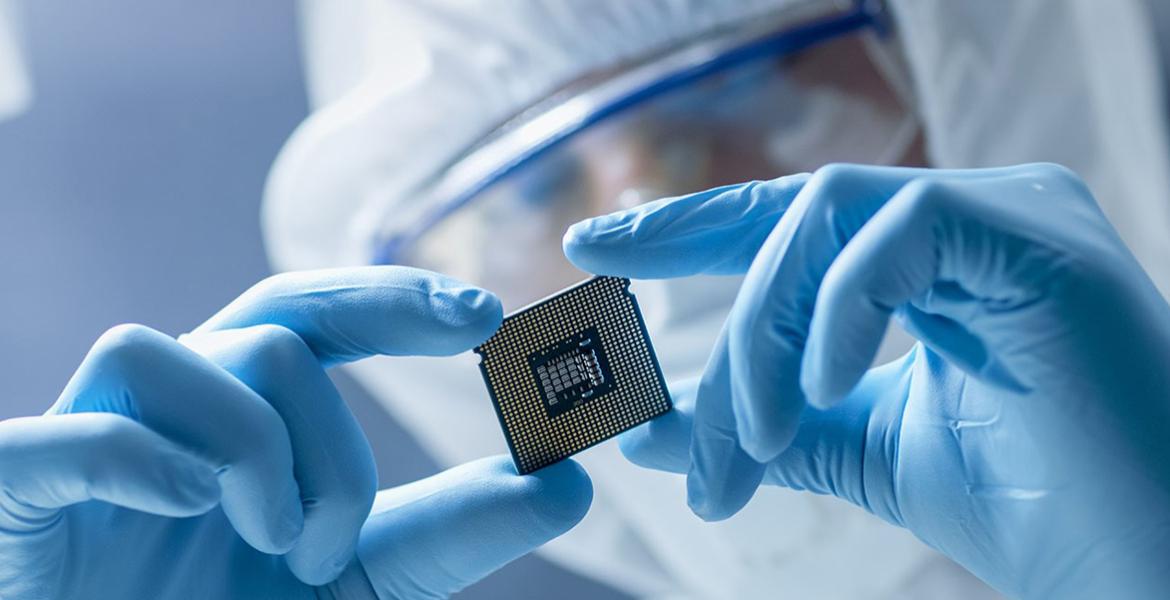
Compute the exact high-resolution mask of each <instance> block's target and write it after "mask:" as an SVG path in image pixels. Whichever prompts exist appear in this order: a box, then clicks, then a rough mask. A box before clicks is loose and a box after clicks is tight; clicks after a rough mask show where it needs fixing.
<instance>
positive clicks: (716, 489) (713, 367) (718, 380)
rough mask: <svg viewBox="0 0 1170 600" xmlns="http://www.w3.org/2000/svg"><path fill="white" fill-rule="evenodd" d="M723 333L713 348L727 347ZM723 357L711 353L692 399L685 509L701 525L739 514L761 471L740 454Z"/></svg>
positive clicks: (754, 491) (753, 492)
mask: <svg viewBox="0 0 1170 600" xmlns="http://www.w3.org/2000/svg"><path fill="white" fill-rule="evenodd" d="M726 338H727V328H726V327H725V328H724V330H723V332H722V333H721V334H720V335H719V339H718V340H717V341H716V348H718V347H719V346H721V345H724V344H726ZM728 359H729V355H728V354H727V353H726V352H719V351H718V350H716V351H715V352H713V353H712V354H711V358H710V359H709V360H708V362H707V366H706V368H705V370H704V372H703V378H702V380H701V382H700V384H699V389H698V392H697V394H696V397H695V416H694V422H693V425H692V433H691V449H690V457H691V467H690V469H689V470H688V471H687V504H688V505H689V506H690V508H691V510H692V511H693V512H694V513H695V514H696V515H698V516H699V518H701V519H703V520H705V521H719V520H722V519H726V518H728V517H730V516H732V515H734V514H735V513H736V512H739V510H740V509H741V508H743V507H744V505H746V504H747V503H748V501H749V500H751V498H752V496H753V495H755V493H756V488H758V487H759V485H760V481H761V480H762V479H763V476H764V467H763V465H761V464H760V463H758V462H756V461H755V460H754V459H752V457H751V456H749V455H748V454H747V453H746V452H744V450H743V445H742V443H741V440H740V436H739V432H738V430H737V429H736V423H735V414H734V413H733V412H732V407H731V389H730V377H729V375H728V372H729V370H730V368H731V365H730V364H729V362H728Z"/></svg>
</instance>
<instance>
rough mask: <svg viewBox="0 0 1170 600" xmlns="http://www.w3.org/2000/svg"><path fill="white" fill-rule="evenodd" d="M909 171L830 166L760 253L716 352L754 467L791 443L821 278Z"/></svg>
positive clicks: (737, 425)
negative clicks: (721, 356)
mask: <svg viewBox="0 0 1170 600" xmlns="http://www.w3.org/2000/svg"><path fill="white" fill-rule="evenodd" d="M916 172H917V171H914V170H909V169H886V168H878V167H863V166H854V165H833V166H830V167H825V168H823V169H820V170H819V171H817V172H816V173H815V174H814V175H813V176H812V178H811V179H809V181H808V183H807V184H806V185H805V186H804V187H803V188H802V189H801V191H800V193H799V194H798V195H797V197H796V199H795V200H794V201H793V203H792V206H791V207H790V208H789V210H788V211H787V212H786V213H785V215H784V217H783V218H782V219H781V220H780V222H779V224H778V225H777V227H776V228H775V229H774V230H773V231H772V232H771V234H770V235H769V236H768V239H767V240H766V241H765V242H764V244H763V246H762V247H761V248H760V251H759V253H758V255H757V256H756V258H755V261H754V262H753V263H752V266H751V268H750V269H748V272H747V276H746V277H745V278H744V282H743V285H742V286H741V288H740V291H739V294H738V295H737V296H736V300H735V303H734V304H733V306H732V309H731V313H730V314H729V315H728V319H727V336H726V338H725V339H724V340H723V343H721V344H718V345H716V347H715V350H714V352H715V353H716V354H726V355H727V358H726V359H725V360H726V361H727V363H728V365H729V368H728V369H727V370H726V372H725V377H726V381H725V382H724V383H723V385H725V386H726V387H727V388H729V390H730V401H731V403H732V407H733V410H734V413H735V428H736V430H737V431H738V433H739V437H740V440H741V443H742V445H743V448H744V450H745V451H746V452H747V453H748V454H749V455H751V456H752V457H753V458H755V459H756V460H757V461H760V462H767V461H769V460H771V459H773V458H775V457H776V456H777V455H778V454H779V453H780V452H781V451H783V450H784V449H785V448H786V447H787V446H788V444H789V442H791V440H792V438H793V436H794V435H795V434H796V425H797V423H798V421H799V418H800V415H801V413H802V412H803V410H804V404H805V399H804V394H803V393H802V391H801V388H800V364H801V358H802V355H803V351H804V344H805V337H806V335H807V332H808V323H809V320H810V318H811V317H812V309H813V303H814V302H815V300H816V297H817V292H818V289H819V287H820V283H821V278H822V277H823V275H824V272H825V271H826V270H827V269H828V268H829V265H830V264H832V261H833V259H834V258H836V256H837V253H838V252H839V251H840V249H841V247H842V246H843V245H844V244H845V242H847V241H848V239H849V237H850V236H851V235H852V233H853V231H854V230H855V229H856V227H859V226H860V224H861V223H864V222H865V219H866V217H867V216H868V215H869V214H871V213H872V211H873V210H876V207H877V206H880V205H881V204H882V203H884V202H885V200H886V199H887V198H888V197H889V196H891V195H893V194H894V193H895V192H896V191H897V190H898V189H899V188H900V187H901V186H902V185H903V184H904V182H905V181H906V180H907V178H908V177H909V176H911V175H912V174H913V173H916Z"/></svg>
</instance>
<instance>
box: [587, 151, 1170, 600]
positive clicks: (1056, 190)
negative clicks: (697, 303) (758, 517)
mask: <svg viewBox="0 0 1170 600" xmlns="http://www.w3.org/2000/svg"><path fill="white" fill-rule="evenodd" d="M565 252H566V255H567V256H568V257H569V258H570V259H571V260H572V261H573V262H574V263H575V264H577V265H578V266H580V267H581V268H583V269H586V270H589V271H593V272H596V273H605V274H613V275H625V276H630V277H638V278H656V277H680V276H686V275H692V274H697V273H708V274H728V273H745V272H746V279H745V281H744V283H743V285H742V288H741V289H740V292H739V295H738V297H737V299H736V301H735V303H734V306H733V308H732V310H731V313H730V315H729V316H728V318H727V321H726V325H725V327H724V329H723V331H722V334H721V336H720V339H719V341H718V343H717V345H716V347H715V349H714V351H713V354H712V356H711V358H710V361H709V363H708V365H707V369H706V370H705V372H704V374H703V377H702V380H701V382H699V383H698V384H697V390H696V389H695V386H691V390H692V393H690V394H689V395H690V398H687V397H686V396H687V395H688V394H687V393H686V392H685V391H681V392H680V393H679V395H680V396H683V397H682V398H679V399H678V400H679V402H678V406H677V409H678V410H676V411H675V412H674V413H673V414H670V415H665V416H664V417H662V418H660V419H658V420H655V421H653V422H651V423H649V424H647V425H645V426H643V427H642V428H640V429H636V430H634V431H633V432H631V433H630V434H628V435H627V436H626V437H625V439H624V440H623V449H624V450H625V452H626V454H627V456H628V457H629V458H630V459H631V460H633V461H634V462H636V463H639V464H642V465H644V466H648V467H652V468H658V469H664V470H671V471H677V472H686V473H687V474H688V477H687V484H688V497H689V501H690V504H691V506H692V508H693V509H694V510H695V512H696V513H698V514H699V515H700V516H702V517H704V518H706V519H722V518H726V517H728V516H730V515H732V514H734V513H735V512H736V511H737V510H739V509H740V508H741V507H742V506H743V505H744V503H746V502H747V501H748V499H749V498H751V496H752V495H753V493H754V492H755V489H756V487H757V485H759V484H760V483H761V481H762V482H764V483H769V484H775V485H783V486H788V487H791V488H796V489H805V490H811V491H813V492H817V493H822V494H833V495H836V496H839V497H841V498H844V499H846V500H848V501H850V502H853V503H854V504H857V505H858V506H861V507H863V508H865V509H867V510H869V511H870V512H872V513H874V514H876V515H877V516H879V517H881V518H883V519H885V520H887V521H889V522H891V523H895V524H897V525H901V526H904V527H907V528H909V529H910V530H911V531H913V532H914V533H915V534H916V535H917V536H918V537H919V538H921V539H922V540H923V541H925V542H926V543H927V544H929V545H931V546H933V547H934V548H936V549H938V550H940V551H942V552H943V553H945V554H947V555H949V556H950V557H952V558H953V559H955V560H956V561H957V562H959V563H960V564H962V565H964V566H965V567H966V568H968V569H969V570H971V571H972V572H973V573H975V574H976V575H977V576H979V577H980V578H982V579H983V580H985V581H987V582H988V583H989V584H991V585H992V586H994V587H996V588H997V589H999V590H1000V591H1002V592H1004V593H1006V594H1008V595H1011V596H1017V597H1024V598H1121V597H1132V598H1153V597H1165V596H1166V594H1168V593H1170V309H1168V307H1167V305H1166V303H1165V301H1164V300H1163V299H1162V297H1161V296H1160V295H1159V294H1158V291H1157V290H1156V289H1155V288H1154V286H1153V284H1152V283H1151V282H1150V280H1149V279H1148V278H1147V277H1146V275H1145V273H1144V272H1143V271H1142V270H1141V268H1140V267H1139V266H1138V264H1137V262H1136V261H1135V260H1134V258H1133V257H1132V256H1131V254H1130V253H1129V251H1128V250H1127V249H1126V248H1125V246H1124V244H1123V243H1122V241H1121V240H1120V239H1119V238H1118V236H1117V234H1116V233H1115V232H1114V230H1113V229H1112V227H1111V226H1110V225H1109V223H1108V222H1107V221H1106V219H1105V217H1104V216H1103V215H1102V213H1101V212H1100V210H1099V209H1098V207H1097V206H1096V204H1095V202H1094V200H1093V198H1092V196H1091V195H1090V193H1089V191H1088V190H1087V189H1086V187H1085V186H1084V185H1083V184H1082V183H1081V182H1080V180H1079V179H1078V178H1077V177H1076V176H1075V175H1074V174H1072V173H1070V172H1069V171H1067V170H1065V169H1063V168H1061V167H1057V166H1053V165H1027V166H1020V167H1014V168H1004V169H991V170H975V171H931V170H914V169H898V168H878V167H861V166H843V165H838V166H831V167H826V168H824V169H822V170H820V171H818V172H817V173H816V174H814V175H812V176H811V177H810V176H808V175H797V176H792V177H786V178H782V179H778V180H775V181H769V182H755V183H748V184H744V185H735V186H729V187H724V188H719V189H716V190H711V191H707V192H702V193H699V194H695V195H691V196H686V197H682V198H677V199H667V200H662V201H659V202H655V203H651V204H648V205H645V206H640V207H637V208H635V209H632V210H629V211H626V212H621V213H616V214H613V215H608V216H604V217H600V218H596V219H593V220H590V221H586V222H583V223H580V224H577V225H575V226H574V227H573V228H571V229H570V230H569V232H568V233H567V234H566V236H565ZM891 315H893V316H894V317H895V318H896V319H898V321H899V322H900V324H901V325H903V326H904V328H905V329H906V330H907V331H908V332H910V333H911V334H912V335H914V336H915V337H916V338H918V339H919V340H920V341H921V343H920V344H919V345H918V346H916V347H915V349H914V350H912V351H911V352H910V353H909V354H907V355H906V356H905V358H903V359H902V360H900V361H896V362H895V363H893V364H889V365H886V366H882V367H879V368H876V369H873V370H868V371H867V369H868V367H869V366H870V364H871V363H872V361H873V359H874V355H875V352H876V350H877V348H878V345H879V342H880V341H881V339H882V337H883V334H884V332H885V330H886V326H887V323H888V319H889V317H890V316H891ZM684 387H685V386H684ZM806 403H807V405H808V406H806ZM779 516H782V515H779Z"/></svg>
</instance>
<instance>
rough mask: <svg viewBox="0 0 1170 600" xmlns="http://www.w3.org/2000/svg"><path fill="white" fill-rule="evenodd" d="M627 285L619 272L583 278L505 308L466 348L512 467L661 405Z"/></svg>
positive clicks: (613, 430)
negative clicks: (476, 360) (484, 337)
mask: <svg viewBox="0 0 1170 600" xmlns="http://www.w3.org/2000/svg"><path fill="white" fill-rule="evenodd" d="M629 288H630V281H629V280H628V279H624V278H620V277H604V276H603V277H594V278H592V279H588V280H586V281H583V282H581V283H579V284H577V285H575V286H573V287H570V288H568V289H566V290H564V291H561V292H559V293H557V294H555V295H553V296H550V297H549V298H546V299H544V300H541V301H539V302H537V303H535V304H532V305H530V306H528V307H525V308H523V309H520V310H519V311H517V312H515V313H513V314H511V315H508V316H507V317H505V318H504V322H503V324H502V325H501V326H500V329H499V330H498V331H497V332H496V333H495V335H493V336H492V337H491V339H489V340H488V341H486V342H484V343H483V344H482V345H480V346H479V347H477V348H476V349H475V352H476V353H478V354H479V355H480V357H481V360H480V365H479V368H480V371H481V372H482V374H483V378H484V382H485V383H486V384H487V387H488V391H489V392H490V393H491V397H492V402H493V403H494V404H495V408H496V415H497V416H498V417H499V419H500V425H501V427H502V428H503V430H504V437H505V438H507V441H508V448H509V449H510V450H511V452H512V460H513V461H515V463H516V470H517V471H518V472H520V473H521V474H525V473H531V472H533V471H535V470H537V469H539V468H541V467H544V466H547V465H550V464H552V463H554V462H557V461H559V460H562V459H564V458H567V457H569V456H570V455H572V454H575V453H577V452H579V451H581V450H584V449H585V448H588V447H590V446H592V445H594V444H597V443H599V442H602V441H604V440H607V439H609V438H611V437H613V436H615V435H617V434H619V433H621V432H623V431H625V430H627V429H630V428H631V427H634V426H636V425H639V424H641V423H644V422H646V421H648V420H650V419H652V418H654V417H656V416H658V415H661V414H663V413H665V412H667V411H669V410H670V407H671V403H670V395H669V394H668V393H667V391H666V382H665V381H664V379H663V377H662V370H661V369H660V368H659V366H658V359H657V358H656V357H655V356H654V349H653V347H651V345H650V336H649V334H648V333H647V332H646V324H645V322H644V321H643V320H642V313H641V312H640V311H639V310H638V303H637V301H636V300H635V299H634V295H633V294H632V293H631V292H630V289H629Z"/></svg>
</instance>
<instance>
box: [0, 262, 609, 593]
mask: <svg viewBox="0 0 1170 600" xmlns="http://www.w3.org/2000/svg"><path fill="white" fill-rule="evenodd" d="M500 319H501V310H500V304H499V302H498V301H497V300H496V298H495V297H494V296H492V295H490V294H488V293H486V292H484V291H481V290H479V289H476V288H472V287H469V286H467V285H465V284H462V283H460V282H457V281H453V280H451V279H447V278H444V277H441V276H438V275H433V274H429V273H426V272H423V271H418V270H414V269H405V268H396V267H386V268H367V269H348V270H337V271H321V272H307V273H299V274H288V275H281V276H277V277H274V278H272V279H269V280H267V281H265V282H263V283H261V284H259V285H257V286H256V287H254V288H253V289H251V290H250V291H248V292H247V293H246V294H244V295H243V296H242V297H241V298H239V299H238V300H236V301H235V302H233V303H232V304H231V305H229V306H228V307H227V308H225V309H224V310H222V311H221V312H220V313H219V314H217V315H215V316H214V317H212V319H211V320H210V321H208V322H207V323H205V324H203V325H202V326H200V327H199V328H198V329H196V330H195V331H194V332H193V333H191V334H189V335H187V336H184V337H182V338H181V339H180V340H179V341H175V340H174V339H172V338H169V337H167V336H165V335H163V334H161V333H157V332H155V331H152V330H150V329H147V328H146V327H142V326H133V325H132V326H122V327H118V328H115V329H114V330H111V331H110V332H109V333H107V334H106V335H104V336H103V337H102V338H101V339H100V340H99V341H98V342H97V343H96V344H95V345H94V347H93V349H92V350H91V351H90V353H89V355H88V356H87V357H86V358H85V361H84V362H83V363H82V365H81V367H80V369H78V371H77V373H76V374H75V375H74V377H73V379H72V380H71V381H70V382H69V385H68V386H67V387H66V389H65V391H64V392H63V393H62V394H61V397H60V399H59V400H58V401H57V403H56V404H55V405H54V406H53V407H52V409H51V410H50V411H49V412H48V414H46V415H45V416H42V417H35V418H22V419H12V420H8V421H4V422H2V423H0V492H2V493H0V597H3V598H6V599H13V600H17V599H25V598H281V599H285V598H309V597H340V598H373V597H377V598H419V597H422V598H434V597H441V596H446V595H448V594H451V593H453V592H455V591H457V590H459V589H461V588H463V587H464V586H466V585H468V584H470V583H472V582H474V581H476V580H478V579H480V578H482V577H484V576H485V575H487V574H489V573H491V572H492V571H494V570H495V569H497V568H499V567H500V566H502V565H504V564H506V563H507V562H509V561H511V560H513V559H515V558H517V557H519V556H521V555H523V554H525V553H527V552H529V551H530V550H532V549H533V548H535V547H536V546H539V545H540V544H542V543H544V542H546V541H548V540H549V539H551V538H553V537H555V536H557V535H559V534H561V533H563V532H565V531H566V530H568V529H570V528H571V527H572V526H573V525H574V524H576V523H577V521H578V520H580V519H581V517H582V516H583V515H584V514H585V511H586V510H587V508H588V506H589V503H590V500H591V498H592V487H591V484H590V482H589V479H588V477H587V476H586V475H585V473H584V471H583V470H582V469H581V468H580V467H579V466H577V465H576V464H574V463H572V462H565V463H562V464H558V465H555V466H553V467H550V468H547V469H544V470H541V471H540V472H538V473H535V474H533V475H528V476H524V477H520V476H518V475H516V473H515V470H514V469H513V467H512V465H511V462H510V461H509V460H508V459H507V458H505V457H497V458H489V459H484V460H480V461H477V462H473V463H470V464H467V465H463V466H461V467H457V468H455V469H452V470H450V471H447V472H445V473H442V474H439V475H436V476H434V477H431V478H428V479H425V480H422V481H419V482H416V483H413V484H410V485H406V486H402V487H399V488H395V489H388V490H384V491H381V492H378V493H377V497H376V499H375V489H376V473H375V470H374V462H373V458H372V455H371V453H370V448H369V445H368V443H367V442H366V439H365V437H364V435H363V434H362V432H361V430H360V429H359V428H358V424H357V422H356V421H355V420H354V418H353V416H352V415H351V414H350V412H349V411H348V409H347V408H346V406H345V404H344V402H343V401H342V399H341V397H340V396H339V395H338V393H337V391H336V390H335V389H334V387H333V385H332V384H331V382H330V380H329V378H328V377H327V376H326V374H325V368H327V367H329V366H331V365H336V364H338V363H341V362H345V361H352V360H357V359H360V358H362V357H364V356H369V355H373V354H394V355H402V354H416V355H436V356H437V355H447V354H453V353H456V352H459V351H462V350H464V349H467V348H469V347H471V346H472V345H474V344H476V343H478V342H480V341H482V340H484V339H485V338H487V337H488V336H489V335H490V334H491V333H492V332H493V331H494V330H495V329H496V327H497V326H498V325H499V323H500ZM418 401H419V402H426V398H419V399H418ZM371 505H372V512H371ZM355 547H356V557H355Z"/></svg>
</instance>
